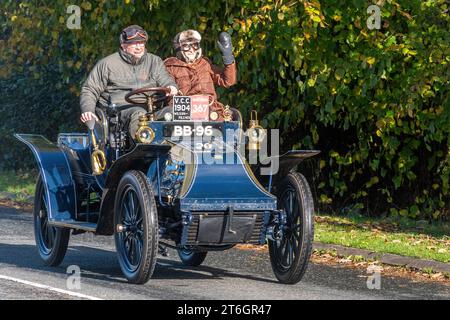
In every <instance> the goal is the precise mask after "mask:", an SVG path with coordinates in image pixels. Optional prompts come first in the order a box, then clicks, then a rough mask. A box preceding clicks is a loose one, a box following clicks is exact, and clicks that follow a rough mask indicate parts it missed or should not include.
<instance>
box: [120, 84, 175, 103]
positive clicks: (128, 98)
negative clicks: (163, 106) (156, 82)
mask: <svg viewBox="0 0 450 320" xmlns="http://www.w3.org/2000/svg"><path fill="white" fill-rule="evenodd" d="M150 92H160V93H165V94H168V93H170V89H169V88H165V87H144V88H139V89H136V90H133V91H131V92H129V93H127V94H126V96H125V101H126V102H128V103H131V104H136V105H141V106H148V105H149V103H150V104H151V105H153V104H155V103H158V102H160V101H163V100H165V99H166V96H163V97H159V98H156V97H154V96H152V95H150V94H148V93H150ZM138 94H143V95H144V96H145V97H142V96H141V97H134V96H136V95H138Z"/></svg>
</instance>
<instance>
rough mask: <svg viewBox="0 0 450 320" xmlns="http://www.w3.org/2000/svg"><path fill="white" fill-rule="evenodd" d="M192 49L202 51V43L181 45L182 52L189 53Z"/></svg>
mask: <svg viewBox="0 0 450 320" xmlns="http://www.w3.org/2000/svg"><path fill="white" fill-rule="evenodd" d="M191 48H192V49H194V50H198V49H200V42H185V43H182V44H180V49H181V51H189V50H190V49H191Z"/></svg>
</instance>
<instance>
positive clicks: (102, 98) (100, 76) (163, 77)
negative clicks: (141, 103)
mask: <svg viewBox="0 0 450 320" xmlns="http://www.w3.org/2000/svg"><path fill="white" fill-rule="evenodd" d="M168 86H174V87H176V88H178V87H177V85H176V83H175V81H174V80H173V78H172V76H171V75H169V73H168V72H167V71H166V68H165V66H164V63H163V61H162V60H161V58H159V57H158V56H156V55H154V54H151V53H147V52H146V53H145V54H144V56H142V58H140V59H139V60H137V61H136V60H135V59H133V56H131V55H130V54H128V53H126V52H125V51H123V50H122V49H120V50H119V52H116V53H113V54H111V55H109V56H107V57H106V58H103V59H102V60H100V61H99V62H98V63H97V64H96V65H95V66H94V68H93V69H92V71H91V72H90V74H89V76H88V78H87V79H86V81H85V82H84V84H83V86H82V87H81V96H80V107H81V112H82V113H84V112H89V111H90V112H94V111H95V106H96V105H99V106H107V105H108V101H109V99H111V102H112V103H114V104H116V105H117V106H121V105H126V104H129V103H128V102H126V101H125V95H126V94H127V93H128V92H130V91H132V90H135V89H138V88H142V87H168Z"/></svg>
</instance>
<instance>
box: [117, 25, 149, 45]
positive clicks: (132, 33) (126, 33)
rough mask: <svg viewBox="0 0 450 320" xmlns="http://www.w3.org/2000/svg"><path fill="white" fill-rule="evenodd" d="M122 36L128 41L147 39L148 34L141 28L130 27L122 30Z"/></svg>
mask: <svg viewBox="0 0 450 320" xmlns="http://www.w3.org/2000/svg"><path fill="white" fill-rule="evenodd" d="M122 35H123V36H122V37H123V39H124V40H125V42H128V41H147V40H148V35H147V32H145V31H143V30H142V29H135V28H130V29H126V30H123V31H122Z"/></svg>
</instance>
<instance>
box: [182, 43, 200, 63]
mask: <svg viewBox="0 0 450 320" xmlns="http://www.w3.org/2000/svg"><path fill="white" fill-rule="evenodd" d="M198 49H200V43H199V42H198V41H194V42H185V43H182V44H181V50H183V52H184V54H185V56H186V57H187V58H188V60H189V62H192V61H194V60H195V58H196V56H197V50H198Z"/></svg>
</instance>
